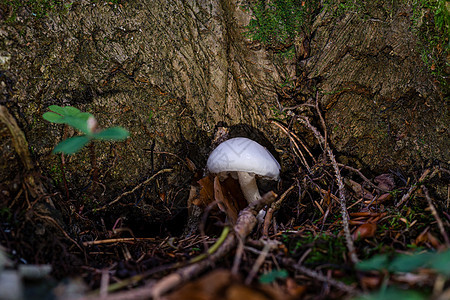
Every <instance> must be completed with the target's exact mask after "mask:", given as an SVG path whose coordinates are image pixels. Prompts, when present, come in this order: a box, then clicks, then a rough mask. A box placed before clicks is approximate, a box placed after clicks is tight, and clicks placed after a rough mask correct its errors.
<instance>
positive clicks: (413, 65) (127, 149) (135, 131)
mask: <svg viewBox="0 0 450 300" xmlns="http://www.w3.org/2000/svg"><path fill="white" fill-rule="evenodd" d="M242 2H243V1H235V0H211V1H200V0H197V1H183V0H159V1H156V0H139V1H125V2H124V3H123V4H121V5H116V4H108V3H107V2H104V1H98V2H97V3H91V1H76V2H74V3H73V5H72V6H71V7H70V8H69V9H67V10H65V11H64V10H56V11H52V12H50V13H49V16H48V17H46V18H42V19H36V18H33V17H32V16H31V14H30V12H29V11H27V10H26V9H19V10H18V11H16V13H17V18H16V19H15V21H13V22H6V21H5V20H6V19H7V18H8V17H11V16H12V15H13V12H12V9H11V8H10V7H7V6H2V7H1V9H2V12H3V13H2V14H1V18H3V21H2V25H1V28H0V35H1V36H2V40H3V42H2V43H1V45H0V50H1V55H2V59H1V64H2V65H1V69H3V70H4V71H3V72H2V73H1V80H2V86H3V87H5V91H4V93H3V94H2V95H1V97H3V98H2V99H1V100H2V102H5V103H6V105H7V106H8V108H9V109H10V111H11V112H12V113H13V114H14V115H15V117H16V118H17V119H18V121H19V123H20V124H21V126H22V127H23V129H24V132H25V134H26V136H27V139H28V141H29V143H30V147H31V149H32V150H33V152H32V153H33V155H34V157H35V159H36V160H37V161H38V162H39V164H40V166H41V167H42V169H43V170H44V174H46V175H48V176H49V177H50V178H52V179H53V180H54V182H55V183H56V184H61V182H60V180H59V179H58V178H59V177H60V176H59V175H58V174H59V170H58V168H57V167H55V166H56V165H57V164H59V163H58V157H57V156H55V155H52V154H51V150H52V149H53V147H54V146H55V145H56V144H57V142H59V141H61V139H62V136H63V128H62V126H59V125H53V124H50V123H48V122H46V121H44V120H43V119H42V114H43V113H44V112H45V111H47V107H48V106H49V105H52V104H57V105H72V106H75V107H77V108H79V109H81V110H83V111H88V112H91V113H92V114H94V115H95V116H96V117H97V118H98V120H99V124H100V126H104V127H109V126H112V125H120V126H123V127H125V128H127V129H128V130H129V131H130V133H131V138H130V139H129V140H128V141H127V142H124V143H115V144H113V143H101V144H99V145H97V146H96V147H95V148H96V151H97V162H98V165H99V173H98V174H99V181H100V182H101V183H103V184H104V185H105V187H106V191H105V195H117V194H118V193H120V192H121V191H123V190H125V189H130V188H131V187H133V186H136V185H137V184H138V183H140V182H143V181H144V180H145V179H146V178H148V177H150V176H151V175H152V172H153V173H154V172H156V171H157V170H159V169H162V168H166V167H168V166H169V167H175V170H174V172H173V173H171V174H170V175H168V176H166V177H161V178H158V179H157V181H156V184H155V189H151V190H147V192H148V193H150V194H151V196H152V197H155V196H156V195H157V194H160V195H161V194H163V193H164V191H167V190H168V188H167V187H170V186H176V185H179V184H183V183H186V182H187V181H186V178H190V177H189V176H187V175H189V174H191V173H190V171H189V170H188V169H187V168H186V167H185V162H184V161H181V162H180V159H181V160H184V159H185V158H189V159H190V160H191V161H193V162H194V164H195V165H196V167H197V168H198V169H201V168H203V167H204V164H205V162H206V158H207V154H208V152H209V150H210V149H209V144H210V138H211V137H212V134H213V130H214V126H215V125H216V124H218V122H222V121H225V122H227V123H228V124H230V125H236V124H247V125H250V126H253V127H255V128H258V129H260V130H261V131H262V132H264V133H266V134H270V135H271V138H270V139H271V141H273V142H275V144H276V145H277V146H279V147H280V148H282V149H288V141H287V139H286V136H285V135H284V134H283V133H282V132H279V131H277V130H276V128H274V127H271V126H270V125H269V124H268V123H267V120H268V119H269V118H271V117H277V116H278V115H277V114H275V113H274V109H275V110H278V109H280V103H281V105H285V103H283V101H282V99H281V98H279V97H278V96H277V91H281V90H282V89H281V88H280V87H281V86H282V84H283V83H284V82H285V81H286V80H287V79H291V80H292V81H295V80H297V81H298V82H299V83H300V84H299V85H298V86H297V89H298V92H299V93H300V94H308V95H310V96H311V95H312V96H314V93H311V86H308V85H307V84H306V83H308V82H309V83H311V82H313V83H315V85H314V87H315V88H318V90H319V97H320V104H321V108H322V110H323V111H324V113H325V118H326V123H327V130H328V135H329V138H330V140H331V142H332V146H333V147H335V149H337V150H338V151H339V153H340V154H341V156H340V159H341V160H342V161H344V162H346V163H350V164H352V165H354V166H357V167H361V166H362V167H367V168H369V169H371V170H375V171H381V170H386V169H388V168H396V167H398V166H400V167H404V168H406V169H407V170H409V169H410V168H411V167H420V166H422V164H423V163H425V162H426V161H429V160H435V159H436V160H439V161H443V162H448V161H449V158H450V156H449V151H448V141H447V142H446V140H445V137H446V136H448V127H447V124H448V123H449V122H448V121H449V120H448V113H447V107H446V104H445V103H444V102H443V98H442V95H441V94H440V93H439V89H438V88H437V87H436V84H435V82H433V79H432V78H431V76H430V75H429V72H428V71H427V70H426V69H425V67H424V65H423V64H422V62H421V60H420V57H419V53H417V52H416V39H415V37H414V35H413V33H412V32H411V30H410V26H411V21H410V15H411V11H410V9H409V8H407V7H405V8H403V7H388V8H386V6H389V4H384V6H383V5H380V6H379V7H375V8H374V9H373V10H370V13H371V15H370V16H369V17H366V18H362V17H361V16H360V15H359V14H358V13H355V12H347V13H345V14H343V15H342V16H340V17H336V16H335V15H334V14H333V8H332V7H331V6H330V7H329V9H327V10H323V12H322V13H321V14H319V15H318V16H317V17H316V19H315V22H314V24H313V27H312V30H311V33H310V34H308V36H304V37H303V38H302V39H301V40H300V42H301V43H298V42H299V41H298V40H297V42H296V50H297V56H295V57H293V58H287V57H285V56H281V55H278V54H277V53H274V50H271V49H265V48H264V47H263V46H261V45H260V44H259V43H258V42H253V41H251V40H249V39H247V38H246V37H245V36H244V34H243V33H244V32H245V30H246V29H245V26H246V25H247V24H248V23H249V20H250V18H251V15H250V12H248V11H244V10H243V9H242V8H241V5H242V4H243V3H242ZM386 2H389V3H391V1H386ZM388 9H389V12H387V11H388ZM303 46H308V47H306V48H305V47H303ZM275 52H276V51H275ZM296 59H297V61H296ZM299 99H300V98H295V99H294V101H297V102H296V103H294V104H299V101H300V100H299ZM291 100H292V99H291ZM286 105H287V104H286ZM296 130H299V131H301V129H300V128H296ZM71 134H75V133H74V132H71V133H69V136H70V135H71ZM153 142H154V143H155V147H154V152H153V155H151V154H152V153H151V152H152V151H151V149H150V148H152V147H151V145H152V144H153ZM167 153H168V154H167ZM173 154H175V155H176V156H174V155H173ZM152 157H154V161H152V159H151V158H152ZM349 159H351V161H350V162H349ZM285 167H288V166H285ZM66 168H67V170H68V171H67V172H68V174H67V175H68V181H69V185H70V187H71V193H82V190H83V188H85V187H86V186H87V185H88V184H89V182H90V178H89V172H90V168H91V167H90V164H89V153H88V151H87V149H84V150H82V151H81V152H80V153H77V154H75V155H73V156H71V157H69V158H68V160H67V161H66ZM186 176H187V177H186ZM61 186H62V185H61ZM155 190H156V192H157V193H154V192H155ZM186 195H187V191H186V193H185V194H182V196H183V197H184V196H186ZM140 196H145V195H144V192H142V194H141V195H136V201H138V200H139V199H140ZM183 197H179V198H180V199H182V198H183ZM159 199H164V197H159ZM184 200H185V199H184ZM105 201H107V200H105Z"/></svg>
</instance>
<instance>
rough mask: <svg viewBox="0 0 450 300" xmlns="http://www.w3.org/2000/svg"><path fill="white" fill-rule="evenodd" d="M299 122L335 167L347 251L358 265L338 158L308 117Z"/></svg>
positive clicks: (300, 119) (301, 118) (300, 118)
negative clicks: (317, 142)
mask: <svg viewBox="0 0 450 300" xmlns="http://www.w3.org/2000/svg"><path fill="white" fill-rule="evenodd" d="M298 120H299V122H301V123H302V124H304V125H305V126H306V127H308V128H309V129H310V130H311V131H312V132H313V133H314V135H315V136H316V138H317V140H318V141H319V143H321V144H322V145H323V147H324V148H325V149H326V151H327V155H328V157H329V158H330V161H331V164H332V165H333V168H334V172H335V175H336V179H337V182H338V189H339V203H340V205H341V215H342V226H343V228H344V235H345V241H346V244H347V249H348V251H349V254H350V260H351V261H352V262H353V263H354V264H356V263H357V262H358V256H357V255H356V250H355V245H354V244H353V239H352V236H351V234H350V227H349V224H348V220H349V217H348V212H347V206H346V200H345V190H344V182H343V180H342V177H341V172H340V170H339V167H338V164H337V162H336V158H335V157H334V154H333V151H332V150H331V148H330V147H328V146H327V145H326V141H325V139H324V138H323V136H322V135H321V134H320V132H319V131H318V130H317V128H315V127H314V126H313V125H311V123H310V122H309V120H308V119H307V118H306V117H299V118H298Z"/></svg>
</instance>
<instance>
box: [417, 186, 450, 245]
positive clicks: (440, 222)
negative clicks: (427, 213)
mask: <svg viewBox="0 0 450 300" xmlns="http://www.w3.org/2000/svg"><path fill="white" fill-rule="evenodd" d="M422 190H423V192H424V193H425V198H426V199H427V201H428V206H429V207H430V209H431V213H432V214H433V216H434V218H435V219H436V221H437V224H438V227H439V231H440V232H441V234H442V236H443V237H444V240H445V245H446V246H447V248H450V240H449V238H448V234H447V232H446V231H445V228H444V223H442V220H441V218H440V217H439V214H438V212H437V210H436V207H434V205H433V201H431V197H430V194H429V193H428V189H427V187H426V186H422Z"/></svg>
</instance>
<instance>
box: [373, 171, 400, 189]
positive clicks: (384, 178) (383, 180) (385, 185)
mask: <svg viewBox="0 0 450 300" xmlns="http://www.w3.org/2000/svg"><path fill="white" fill-rule="evenodd" d="M374 181H375V183H377V184H378V187H379V188H380V189H384V190H387V191H392V190H393V189H394V188H395V181H394V176H392V174H381V175H378V176H377V177H375V179H374Z"/></svg>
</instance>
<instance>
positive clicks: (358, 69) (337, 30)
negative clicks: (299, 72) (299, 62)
mask: <svg viewBox="0 0 450 300" xmlns="http://www.w3.org/2000/svg"><path fill="white" fill-rule="evenodd" d="M386 2H389V1H386ZM392 3H394V2H392ZM397 5H398V4H397ZM366 13H367V14H368V15H365V16H361V12H360V13H359V14H357V13H347V14H346V15H344V16H342V17H340V18H336V17H332V16H331V15H332V14H331V13H330V12H325V13H323V14H322V15H321V16H319V17H318V18H317V20H316V23H315V24H314V29H315V30H316V31H315V35H314V38H313V40H312V42H311V45H312V50H311V58H310V59H308V60H307V61H306V62H305V63H306V66H305V69H306V72H307V73H308V74H309V75H308V76H309V77H321V78H322V83H321V84H320V85H319V87H320V89H321V90H322V95H323V96H322V98H321V104H322V107H323V108H324V109H325V111H326V123H327V126H328V131H329V134H330V137H331V141H332V143H333V146H334V147H335V148H336V149H337V150H338V151H339V152H341V153H344V154H346V155H347V156H353V157H354V158H357V159H358V160H359V161H360V162H361V163H362V165H363V166H365V167H366V168H369V169H372V170H377V171H386V170H388V169H389V168H392V169H396V168H401V169H404V170H405V171H410V170H411V168H415V167H419V168H420V167H423V165H422V164H423V163H424V162H427V161H428V162H430V161H432V160H439V161H441V162H446V163H448V162H449V159H450V156H449V153H450V152H449V149H448V124H449V121H450V120H449V115H448V103H446V102H445V101H444V100H445V99H443V96H442V95H441V94H440V92H439V89H438V88H437V86H436V85H437V84H436V83H435V82H434V81H433V79H432V78H431V76H430V74H429V70H427V69H426V67H425V66H424V64H423V63H422V62H421V59H420V53H419V50H418V46H417V37H415V36H414V34H413V32H412V31H411V27H412V25H413V24H412V21H411V18H412V8H411V7H408V6H404V5H402V6H399V7H395V6H394V7H393V6H391V5H390V3H386V4H384V6H377V5H373V6H369V7H367V10H366ZM446 145H447V146H446Z"/></svg>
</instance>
